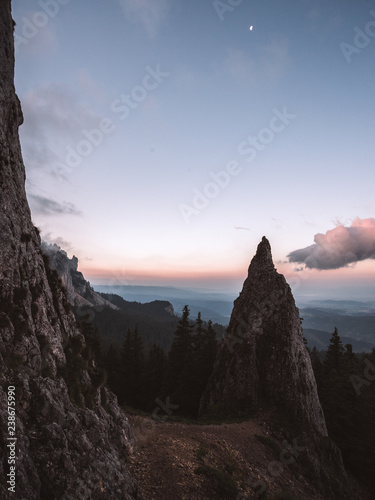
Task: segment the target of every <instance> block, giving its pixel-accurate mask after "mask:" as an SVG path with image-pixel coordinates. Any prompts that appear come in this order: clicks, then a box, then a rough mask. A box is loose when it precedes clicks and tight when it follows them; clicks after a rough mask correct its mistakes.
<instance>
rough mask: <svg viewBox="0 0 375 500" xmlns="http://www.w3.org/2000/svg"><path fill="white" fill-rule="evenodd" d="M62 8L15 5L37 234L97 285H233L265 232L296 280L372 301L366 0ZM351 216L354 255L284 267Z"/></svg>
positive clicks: (370, 5) (371, 109)
mask: <svg viewBox="0 0 375 500" xmlns="http://www.w3.org/2000/svg"><path fill="white" fill-rule="evenodd" d="M61 1H62V0H61ZM64 2H65V4H64V5H62V4H60V3H59V2H57V0H56V1H55V0H44V1H43V0H41V1H34V0H14V1H13V17H14V19H15V21H16V28H15V35H16V44H17V53H16V89H17V92H18V95H19V98H20V100H21V103H22V107H23V111H24V116H25V123H24V125H22V127H21V129H20V132H21V143H22V149H23V155H24V161H25V165H26V171H27V193H28V197H29V201H30V205H31V208H32V215H33V219H34V222H35V224H36V225H37V226H38V227H40V228H41V230H42V236H43V237H44V238H45V239H46V240H47V241H49V242H57V243H58V244H59V245H60V246H62V248H64V249H65V250H66V251H67V252H68V254H69V255H72V254H73V253H74V254H75V255H77V257H78V258H79V260H80V269H81V270H82V271H83V272H84V274H85V276H86V277H87V278H89V279H90V280H91V281H92V282H93V283H95V282H99V281H100V282H103V281H106V280H107V281H110V282H116V283H120V282H123V283H129V284H132V283H134V284H172V285H177V286H178V285H180V286H187V285H189V284H190V285H194V286H202V287H206V288H214V287H215V286H217V287H218V288H220V289H225V288H226V289H232V290H234V291H238V288H239V286H240V284H241V282H242V281H243V279H244V278H245V276H246V271H247V267H248V264H249V261H250V258H251V257H252V255H253V254H254V252H255V250H256V246H257V244H258V243H259V241H260V239H261V237H262V236H263V235H266V236H267V237H268V239H269V240H270V243H271V246H272V250H273V256H274V260H275V262H277V264H276V267H277V268H278V270H279V271H280V272H283V273H285V274H286V276H287V278H288V280H289V282H290V283H291V284H292V286H293V288H294V289H295V290H296V291H297V290H299V292H301V293H304V294H305V295H306V296H308V295H309V296H314V298H315V296H319V295H321V296H323V295H330V294H331V295H332V296H336V295H337V293H338V292H337V290H338V289H340V290H341V291H340V293H341V295H345V293H346V296H351V298H353V299H355V298H356V297H361V298H366V297H369V298H372V299H374V298H375V286H374V285H373V283H374V278H375V261H374V260H373V259H374V257H375V250H374V249H375V231H373V222H372V218H373V217H375V206H374V185H375V182H374V181H375V169H374V139H373V135H374V125H373V123H374V116H375V100H374V96H373V94H374V88H375V71H374V60H375V59H374V56H375V2H373V1H365V0H363V1H362V0H356V1H354V0H332V1H327V0H319V1H315V0H298V1H297V0H295V1H293V0H291V1H289V2H280V1H276V0H269V1H268V0H264V1H262V2H255V1H247V0H243V1H242V2H241V1H239V0H237V1H234V0H231V1H229V0H223V1H222V2H220V1H216V2H214V1H211V0H208V1H206V0H191V1H182V0H173V1H172V0H108V1H104V0H90V1H89V2H88V1H87V0H86V1H84V0H74V1H73V0H71V1H69V0H64ZM235 4H236V6H234V5H235ZM231 5H232V6H231ZM371 11H372V12H373V14H371ZM250 26H253V30H250V29H249V27H250ZM361 30H363V33H364V35H361V34H359V33H361ZM366 30H367V32H368V33H369V35H366ZM355 37H357V38H356V39H355ZM343 43H346V44H349V45H344V46H343V45H342V44H343ZM350 46H351V47H352V49H350V48H348V47H350ZM343 51H344V52H346V53H345V54H344V52H343ZM129 96H130V97H129ZM280 116H281V118H280ZM100 127H101V128H102V132H97V129H99V128H100ZM249 137H250V138H251V137H252V138H253V139H249ZM89 138H91V141H92V142H95V145H90V144H89V143H88V142H87V141H88V140H89ZM249 140H250V142H251V141H254V140H255V141H256V142H253V144H252V145H250V144H249V143H248V141H249ZM82 141H86V142H82ZM73 150H74V151H75V152H76V153H75V154H73V153H72V151H73ZM77 151H80V152H81V153H82V154H79V156H78V155H77ZM83 153H84V154H83ZM250 160H251V161H250ZM222 171H226V174H219V172H222ZM228 172H229V173H228ZM218 175H219V177H218ZM215 179H216V181H215ZM213 182H216V187H215V185H213ZM218 184H221V185H219V186H218ZM198 192H199V193H203V195H205V193H206V195H207V194H208V196H211V198H207V196H206V198H202V196H201V195H200V194H198ZM357 218H358V220H359V221H361V220H367V222H365V223H363V225H362V229H363V231H365V233H364V234H365V237H364V238H363V241H364V242H365V243H364V244H365V245H366V248H367V251H368V253H367V254H366V253H365V254H363V252H362V248H359V247H358V248H356V250H353V249H351V250H350V251H351V252H352V253H353V252H354V254H355V255H358V258H359V259H363V256H364V255H365V256H366V259H364V260H363V261H362V262H359V263H358V264H356V262H355V260H356V259H355V258H354V261H353V259H352V261H350V259H349V260H348V264H346V265H348V266H349V267H345V268H342V267H341V268H339V269H334V270H330V269H328V270H316V269H314V268H309V267H305V264H304V263H303V262H302V263H301V262H299V263H298V262H294V263H289V262H288V258H287V256H288V255H289V254H290V253H292V252H295V251H297V250H300V249H305V248H306V247H309V246H310V245H313V244H314V236H315V235H316V234H317V233H322V234H325V233H326V232H327V231H329V230H332V229H335V228H337V227H338V228H340V226H344V227H345V228H349V227H350V226H352V224H353V221H355V220H356V219H357ZM374 224H375V223H374ZM345 231H346V230H342V231H341V233H340V234H341V235H342V236H345V234H346V233H347V232H348V231H346V232H345ZM350 231H351V230H350ZM352 233H353V234H354V233H355V235H356V234H357V233H356V232H355V231H352ZM336 234H339V233H334V237H335V238H336ZM345 237H346V236H345ZM356 238H357V236H354V239H355V241H357V240H356ZM327 241H328V240H327ZM335 241H337V238H336V240H335ZM361 241H362V240H361ZM348 244H349V243H348V242H347V240H345V239H343V242H342V243H341V242H340V245H336V247H335V251H337V252H338V253H340V252H341V253H342V252H346V250H347V245H348ZM327 245H330V243H329V244H328V243H327ZM351 245H352V246H353V242H351ZM372 245H373V246H372ZM354 246H355V245H354ZM359 246H360V245H359ZM326 250H327V251H330V247H329V248H328V247H327V246H326ZM357 251H358V252H357ZM298 255H300V254H298ZM335 255H336V254H335ZM351 255H352V254H351ZM367 257H370V258H367ZM306 265H307V264H306ZM343 290H344V291H345V293H344V292H343ZM340 298H341V297H340Z"/></svg>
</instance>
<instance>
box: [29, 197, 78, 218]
mask: <svg viewBox="0 0 375 500" xmlns="http://www.w3.org/2000/svg"><path fill="white" fill-rule="evenodd" d="M28 198H29V202H30V206H31V210H32V212H33V213H34V214H38V215H56V214H58V215H81V213H82V212H81V211H80V210H78V209H77V208H76V206H75V205H73V203H68V202H66V201H63V202H62V203H60V202H58V201H55V200H51V199H50V198H45V197H44V196H39V195H35V194H29V195H28Z"/></svg>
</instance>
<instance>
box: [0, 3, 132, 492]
mask: <svg viewBox="0 0 375 500" xmlns="http://www.w3.org/2000/svg"><path fill="white" fill-rule="evenodd" d="M13 79H14V47H13V21H12V17H11V2H10V0H1V2H0V424H1V425H0V498H8V497H9V498H16V499H27V500H33V499H39V498H46V499H47V498H48V499H58V498H64V499H80V500H81V499H93V498H95V499H96V498H98V499H101V498H102V499H118V498H124V499H131V498H137V485H136V483H135V481H134V480H133V478H132V477H131V476H130V474H129V472H128V470H127V467H126V461H127V458H128V457H129V454H130V453H131V449H132V445H131V443H132V437H131V429H130V426H129V423H128V421H127V418H126V416H125V415H124V413H123V412H122V411H121V410H120V408H119V407H118V404H117V401H116V398H115V397H114V396H113V394H111V393H110V392H109V391H108V390H107V389H105V388H104V387H103V384H102V382H98V381H97V380H92V377H93V375H92V374H95V361H94V360H93V359H92V358H90V356H89V355H87V354H85V341H84V338H83V337H82V335H81V334H80V332H79V331H78V330H77V329H76V326H75V320H74V317H73V315H72V313H71V312H70V307H69V303H68V299H67V297H66V295H65V293H64V292H63V290H62V288H61V286H60V284H59V281H58V280H57V279H56V275H55V274H54V273H53V272H52V271H51V270H50V269H49V268H48V265H47V263H46V262H45V260H44V259H43V256H42V253H41V242H40V237H39V234H38V231H37V229H36V228H35V227H34V225H33V223H32V221H31V216H30V210H29V206H28V202H27V199H26V194H25V188H24V185H25V169H24V165H23V162H22V157H21V149H20V143H19V137H18V128H19V126H20V125H21V124H22V121H23V117H22V111H21V107H20V103H19V100H18V98H17V96H16V94H15V89H14V83H13ZM8 386H15V392H16V414H17V419H16V437H17V442H16V456H17V461H16V493H15V495H14V494H10V495H9V496H8V493H9V492H8V486H9V485H8V484H7V479H8V478H7V473H8V471H9V468H8V462H7V459H8V455H9V449H8V448H7V443H9V440H8V439H7V438H8V437H9V435H8V430H7V417H8V414H7V388H8ZM72 395H73V396H74V397H73V396H72Z"/></svg>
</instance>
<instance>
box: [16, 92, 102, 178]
mask: <svg viewBox="0 0 375 500" xmlns="http://www.w3.org/2000/svg"><path fill="white" fill-rule="evenodd" d="M22 110H23V114H24V124H23V126H22V127H21V128H20V137H21V143H22V152H23V157H24V160H25V165H26V168H27V171H28V172H30V171H33V170H34V171H35V170H39V171H40V170H43V171H44V172H48V173H50V174H53V175H58V176H59V175H60V174H59V172H60V171H59V168H58V166H57V163H58V162H60V163H62V164H65V157H66V147H67V146H68V145H69V144H70V145H71V146H73V147H74V146H75V145H76V144H77V143H78V142H79V141H80V140H81V139H82V137H83V136H82V133H83V130H84V129H87V130H91V129H93V128H97V127H98V124H99V122H100V120H101V118H102V117H100V116H98V115H97V114H96V113H94V111H92V110H91V109H90V108H89V106H88V105H86V104H84V103H83V102H80V101H79V100H78V98H77V95H76V93H75V92H74V91H73V90H71V89H69V88H68V87H65V86H64V85H61V84H57V83H51V84H49V85H46V86H43V87H39V88H36V89H33V90H30V91H29V92H27V93H26V94H25V96H23V98H22Z"/></svg>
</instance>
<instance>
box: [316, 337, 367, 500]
mask: <svg viewBox="0 0 375 500" xmlns="http://www.w3.org/2000/svg"><path fill="white" fill-rule="evenodd" d="M310 357H311V361H312V366H313V370H314V374H315V378H316V382H317V386H318V394H319V399H320V402H321V405H322V407H323V411H324V415H325V418H326V422H327V428H328V434H329V436H330V438H331V439H332V440H333V441H334V442H335V443H336V444H337V446H338V447H339V448H340V449H341V452H342V456H343V461H344V464H345V467H346V469H347V470H348V471H350V472H351V473H352V474H353V475H354V476H355V477H357V478H358V479H359V480H360V481H361V482H362V483H363V484H365V485H366V486H367V487H368V488H369V489H370V491H371V494H372V496H373V498H375V476H374V466H375V349H373V350H372V352H371V353H369V354H355V353H353V350H352V346H351V345H350V344H346V345H345V346H343V345H342V342H341V338H340V335H339V332H338V330H337V328H335V329H334V332H333V334H332V336H331V339H330V343H329V346H328V349H327V351H321V352H319V351H318V350H317V349H316V348H315V347H314V348H313V349H312V350H311V351H310Z"/></svg>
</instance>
